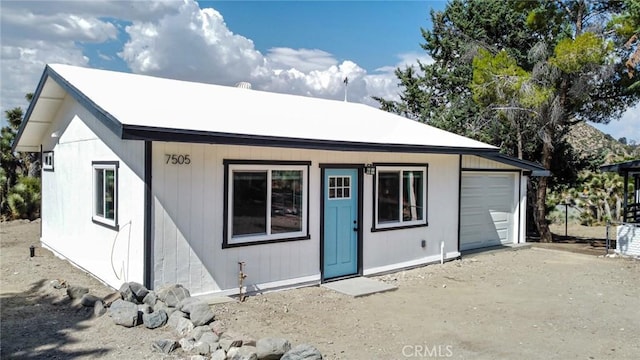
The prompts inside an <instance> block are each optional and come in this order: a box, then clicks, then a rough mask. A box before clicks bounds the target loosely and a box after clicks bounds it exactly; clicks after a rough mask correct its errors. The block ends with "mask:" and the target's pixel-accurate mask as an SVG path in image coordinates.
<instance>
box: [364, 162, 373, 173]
mask: <svg viewBox="0 0 640 360" xmlns="http://www.w3.org/2000/svg"><path fill="white" fill-rule="evenodd" d="M364 173H365V174H367V175H375V174H376V167H375V165H373V164H364Z"/></svg>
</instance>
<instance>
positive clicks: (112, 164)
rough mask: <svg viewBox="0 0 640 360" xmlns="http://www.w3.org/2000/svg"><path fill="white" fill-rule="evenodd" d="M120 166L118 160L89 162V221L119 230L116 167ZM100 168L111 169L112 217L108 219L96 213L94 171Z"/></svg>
mask: <svg viewBox="0 0 640 360" xmlns="http://www.w3.org/2000/svg"><path fill="white" fill-rule="evenodd" d="M119 167H120V162H119V161H93V162H91V179H92V180H91V192H92V195H91V221H93V223H94V224H98V225H102V226H105V227H107V228H109V229H112V230H119V225H118V213H119V211H118V205H119V201H118V194H119V189H118V180H119V174H118V168H119ZM99 170H102V171H106V170H113V219H109V218H107V217H105V216H104V215H99V214H97V213H96V204H97V201H98V199H97V193H96V186H97V184H96V180H97V179H96V173H97V171H99ZM102 196H103V203H104V202H105V199H104V197H105V191H104V189H103V193H102Z"/></svg>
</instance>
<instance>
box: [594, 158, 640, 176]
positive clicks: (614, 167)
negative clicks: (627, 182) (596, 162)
mask: <svg viewBox="0 0 640 360" xmlns="http://www.w3.org/2000/svg"><path fill="white" fill-rule="evenodd" d="M600 171H606V172H617V173H619V174H623V173H625V172H631V171H640V160H632V161H626V162H622V163H618V164H611V165H603V166H600Z"/></svg>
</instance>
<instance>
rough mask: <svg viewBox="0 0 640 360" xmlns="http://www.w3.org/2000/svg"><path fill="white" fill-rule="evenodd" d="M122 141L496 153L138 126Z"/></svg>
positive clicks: (126, 128)
mask: <svg viewBox="0 0 640 360" xmlns="http://www.w3.org/2000/svg"><path fill="white" fill-rule="evenodd" d="M122 138H123V139H125V140H150V141H168V142H188V143H202V144H226V145H249V146H267V147H284V148H297V149H316V150H338V151H376V152H406V153H437V154H475V155H478V154H484V153H495V152H496V151H497V150H496V149H484V148H460V147H455V146H427V145H404V144H379V143H361V142H351V141H335V140H318V139H304V138H288V137H281V136H265V135H250V134H233V133H221V132H210V131H199V130H185V129H171V128H157V127H147V126H137V125H126V124H125V125H124V126H123V130H122Z"/></svg>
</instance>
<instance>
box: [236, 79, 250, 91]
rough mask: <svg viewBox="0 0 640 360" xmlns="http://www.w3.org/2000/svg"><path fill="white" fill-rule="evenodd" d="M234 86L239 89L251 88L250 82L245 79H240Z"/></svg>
mask: <svg viewBox="0 0 640 360" xmlns="http://www.w3.org/2000/svg"><path fill="white" fill-rule="evenodd" d="M236 87H237V88H240V89H251V83H249V82H246V81H240V82H239V83H237V84H236Z"/></svg>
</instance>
